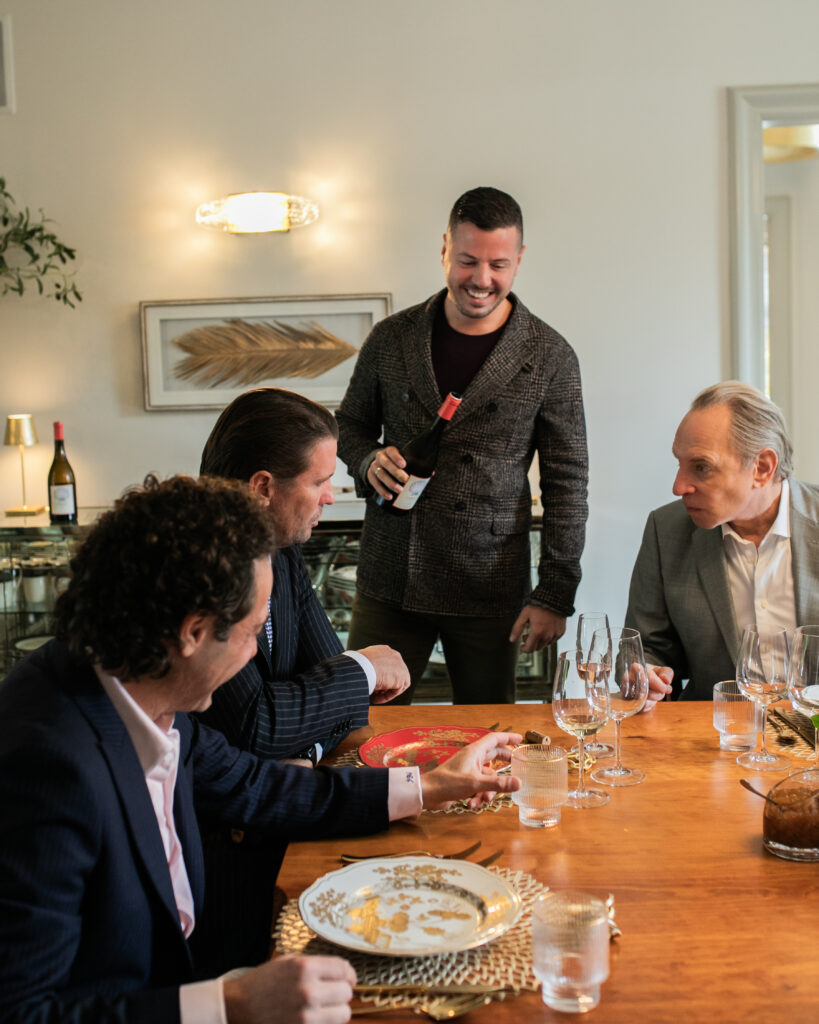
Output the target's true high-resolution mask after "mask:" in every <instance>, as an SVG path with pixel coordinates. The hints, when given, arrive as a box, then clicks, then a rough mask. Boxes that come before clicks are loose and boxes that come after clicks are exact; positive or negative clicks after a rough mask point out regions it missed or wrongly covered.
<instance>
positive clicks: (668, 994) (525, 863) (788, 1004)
mask: <svg viewBox="0 0 819 1024" xmlns="http://www.w3.org/2000/svg"><path fill="white" fill-rule="evenodd" d="M711 715H712V706H711V703H710V701H709V702H705V701H704V702H686V703H675V704H664V703H663V704H659V705H658V706H657V707H656V708H655V709H654V710H653V711H651V712H648V713H647V714H642V715H637V716H635V717H632V718H629V719H626V721H625V722H624V723H623V763H624V764H626V765H628V766H632V765H633V766H636V767H637V766H638V767H640V768H642V769H643V770H644V771H645V773H646V781H645V782H644V783H642V784H641V785H638V786H633V787H628V788H622V789H612V790H610V792H611V801H610V802H609V804H607V805H606V806H604V807H601V808H594V809H590V810H572V809H569V808H564V809H563V816H562V821H561V823H560V825H559V826H558V827H557V828H554V829H547V830H538V829H530V828H526V827H524V826H522V825H520V824H519V822H518V813H517V808H516V807H508V808H503V809H502V810H500V811H499V812H497V813H487V812H484V813H482V814H457V815H455V814H429V813H424V814H422V815H421V816H420V818H418V819H415V820H413V821H406V822H397V823H394V824H393V825H392V826H391V827H390V829H389V831H388V832H384V833H381V834H379V835H376V836H370V837H367V838H364V839H353V840H350V839H340V840H332V841H319V842H310V843H294V844H292V845H291V846H290V848H289V850H288V853H287V856H286V858H285V861H284V864H283V866H282V870H281V873H280V876H279V882H278V884H279V886H280V887H281V888H282V889H283V890H284V892H285V894H286V895H287V897H290V898H292V897H297V896H298V895H299V893H300V892H302V891H303V890H304V889H305V888H306V887H307V886H308V885H309V884H310V883H312V882H313V881H315V879H316V878H318V877H320V876H321V875H323V874H326V873H327V872H328V871H333V870H335V869H336V868H338V867H339V866H340V864H339V860H338V857H339V853H340V852H341V851H344V852H356V853H376V852H379V851H385V850H389V851H390V852H395V851H402V850H417V849H434V850H436V851H438V852H441V853H446V852H450V851H455V850H459V849H461V848H463V847H464V846H465V845H467V843H468V842H470V841H473V840H477V839H481V840H482V847H481V854H482V855H484V854H488V853H491V852H492V850H493V849H496V848H501V847H502V848H503V850H504V851H505V852H504V854H503V856H502V857H501V858H500V859H499V860H498V861H497V864H496V866H497V867H506V868H511V869H514V870H522V871H526V872H528V873H530V874H531V875H533V876H534V877H535V878H536V879H537V880H538V881H539V882H541V883H543V884H544V885H548V886H551V887H553V888H556V889H558V888H575V889H582V890H584V891H588V892H590V893H594V894H597V895H600V896H605V895H606V894H608V893H613V894H614V896H615V902H616V918H617V923H618V925H619V926H620V928H621V929H622V933H623V934H622V937H621V938H620V939H619V940H618V941H617V942H616V943H615V944H614V945H613V946H612V958H611V975H610V978H609V980H608V981H607V982H606V983H605V984H604V985H603V989H602V998H601V1001H600V1005H599V1006H598V1007H597V1009H595V1010H594V1011H592V1014H591V1018H592V1019H593V1020H594V1021H596V1022H598V1024H604V1022H606V1024H609V1022H611V1024H620V1022H622V1024H635V1022H637V1024H659V1022H665V1021H668V1022H674V1024H679V1022H683V1024H689V1022H690V1024H700V1022H703V1024H705V1022H714V1021H717V1022H720V1024H732V1022H737V1024H740V1022H741V1024H751V1022H753V1024H767V1022H771V1024H780V1022H785V1021H806V1022H807V1021H819V971H817V967H819V864H800V863H792V862H788V861H784V860H780V859H778V858H776V857H774V856H772V855H770V854H768V853H766V852H765V851H764V850H763V847H762V809H763V806H764V801H763V800H761V799H759V798H758V797H756V796H754V795H753V794H751V793H749V792H747V791H746V790H745V789H743V788H742V787H741V786H740V784H739V779H740V778H742V777H744V776H747V775H749V774H754V775H757V778H756V779H755V783H756V785H757V786H759V788H762V789H767V788H769V787H770V786H771V785H773V783H774V782H775V781H777V779H779V778H781V777H783V776H781V775H779V776H770V775H764V776H763V775H759V774H758V773H750V772H748V771H746V770H744V769H742V768H740V767H739V766H738V765H737V764H736V760H735V755H733V754H731V753H728V752H723V751H720V749H719V743H718V734H717V733H716V732H715V730H714V729H713V726H712V721H711ZM370 722H371V725H370V728H369V729H367V730H361V731H360V732H359V733H357V734H355V736H354V737H351V738H350V739H349V740H348V741H347V746H348V747H351V746H355V745H356V744H358V743H361V742H363V740H364V739H365V738H366V737H367V736H369V735H373V734H374V733H381V732H389V731H392V730H395V729H400V728H406V727H408V726H425V725H439V724H452V725H464V726H475V725H483V726H488V725H492V724H493V723H495V722H499V723H500V726H501V727H502V728H503V727H506V726H511V727H513V728H514V729H515V730H516V731H518V732H525V731H526V730H527V729H537V730H539V731H540V732H543V733H546V734H547V735H549V736H550V737H551V739H552V742H554V743H560V744H561V745H563V746H569V745H570V744H571V743H572V742H573V740H572V738H571V737H570V736H567V735H566V734H565V733H563V732H561V731H560V729H558V727H557V726H556V725H555V723H554V720H553V719H552V715H551V710H550V708H549V705H544V704H514V705H474V706H463V705H461V706H452V705H426V706H425V705H412V706H408V707H390V706H389V705H383V706H374V707H373V708H372V709H371V715H370ZM610 734H611V735H610ZM600 735H601V737H602V738H603V739H609V740H610V739H611V738H612V735H613V730H612V727H611V725H609V726H607V727H606V728H605V729H604V730H603V732H602V733H601V734H600ZM361 770H366V769H361ZM477 857H478V855H477V854H476V855H474V856H473V858H472V859H477ZM367 1019H368V1020H370V1021H373V1022H378V1021H382V1020H383V1021H400V1020H402V1019H404V1020H409V1019H415V1017H414V1016H413V1015H412V1014H411V1013H410V1012H408V1011H406V1010H403V1011H395V1010H393V1011H385V1012H384V1013H383V1014H372V1015H370V1016H369V1017H368V1018H367ZM566 1019H567V1016H566V1015H565V1014H560V1013H556V1012H555V1011H552V1010H550V1009H549V1008H548V1007H546V1006H545V1005H544V1004H543V1002H542V1000H541V997H540V993H539V992H538V993H532V992H526V993H523V994H521V995H520V996H518V997H517V998H515V999H512V1000H508V1001H504V1002H493V1003H491V1004H490V1005H489V1006H486V1007H481V1008H480V1009H477V1010H473V1011H472V1012H471V1013H470V1014H469V1015H468V1016H467V1017H465V1018H464V1020H466V1021H471V1022H473V1024H484V1022H489V1021H491V1022H493V1024H507V1022H509V1024H511V1022H513V1021H514V1022H519V1021H527V1022H528V1021H533V1022H540V1021H543V1022H550V1021H558V1020H562V1021H564V1022H565V1021H566Z"/></svg>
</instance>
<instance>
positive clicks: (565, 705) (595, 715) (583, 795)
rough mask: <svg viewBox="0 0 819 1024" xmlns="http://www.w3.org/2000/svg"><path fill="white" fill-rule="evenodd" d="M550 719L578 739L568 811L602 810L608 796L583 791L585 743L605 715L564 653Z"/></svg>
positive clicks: (606, 716) (560, 658)
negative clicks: (574, 782) (575, 781)
mask: <svg viewBox="0 0 819 1024" xmlns="http://www.w3.org/2000/svg"><path fill="white" fill-rule="evenodd" d="M552 715H553V717H554V720H555V722H557V724H558V726H560V728H561V729H562V730H563V731H564V732H568V733H570V734H571V735H572V736H575V737H576V738H577V751H578V755H577V756H578V779H577V789H573V790H571V791H570V792H569V795H568V798H567V799H566V805H567V807H577V808H583V807H602V806H603V804H607V803H608V802H609V799H610V797H609V794H608V793H603V792H601V790H599V789H587V788H586V777H585V772H586V766H585V764H584V762H585V760H586V750H585V749H584V740H585V738H586V736H592V735H594V733H596V732H597V730H598V729H602V727H603V726H604V725H605V724H606V722H607V721H608V715H607V714H606V713H605V711H602V710H601V709H600V708H596V707H594V706H593V705H592V703H591V701H590V700H589V698H588V696H587V695H586V679H585V676H581V675H580V673H578V671H577V669H576V666H575V664H574V661H573V659H572V656H571V654H570V653H566V652H565V651H564V652H563V653H562V654H560V655H559V656H558V659H557V669H556V670H555V685H554V689H553V690H552Z"/></svg>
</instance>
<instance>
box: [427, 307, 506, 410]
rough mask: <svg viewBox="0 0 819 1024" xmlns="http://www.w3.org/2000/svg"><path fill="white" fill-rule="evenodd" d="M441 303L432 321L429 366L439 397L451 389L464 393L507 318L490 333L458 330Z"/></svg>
mask: <svg viewBox="0 0 819 1024" xmlns="http://www.w3.org/2000/svg"><path fill="white" fill-rule="evenodd" d="M444 305H445V302H442V303H441V305H440V307H439V308H438V313H437V314H436V316H435V320H434V322H433V325H432V369H433V370H434V371H435V380H436V381H437V383H438V390H439V391H440V392H441V397H442V398H443V397H444V396H446V395H448V394H449V392H450V391H454V392H455V393H456V394H458V395H462V394H463V393H464V391H465V390H466V387H467V385H468V384H469V382H470V381H471V380H472V378H473V377H474V376H475V374H476V373H477V372H478V370H479V369H480V368H481V366H483V363H484V360H485V359H486V357H487V356H488V355H489V353H490V352H491V351H492V349H493V348H494V347H495V345H496V343H497V341H498V339H499V338H500V336H501V335H502V334H503V331H504V328H505V327H506V324H507V323H508V322H509V321H508V319H507V320H506V321H505V322H504V323H503V324H501V326H500V327H499V328H498V329H497V330H496V331H492V332H491V333H489V334H461V332H460V331H456V330H455V329H454V328H453V327H450V325H449V321H448V320H447V318H446V314H445V313H444Z"/></svg>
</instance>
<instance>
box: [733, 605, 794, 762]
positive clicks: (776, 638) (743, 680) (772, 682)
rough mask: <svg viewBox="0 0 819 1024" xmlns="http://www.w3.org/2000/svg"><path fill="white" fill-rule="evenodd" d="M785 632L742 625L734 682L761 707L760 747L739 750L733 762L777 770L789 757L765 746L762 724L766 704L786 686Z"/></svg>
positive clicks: (765, 722) (770, 702) (771, 701)
mask: <svg viewBox="0 0 819 1024" xmlns="http://www.w3.org/2000/svg"><path fill="white" fill-rule="evenodd" d="M788 661H789V658H788V634H787V632H786V631H785V630H784V629H780V630H779V631H778V632H775V633H760V632H759V631H758V630H757V628H756V626H755V625H750V626H746V627H745V629H744V630H743V633H742V640H741V641H740V644H739V654H738V655H737V672H736V678H737V686H738V687H739V689H740V690H741V692H742V693H744V694H745V696H746V697H748V698H750V700H752V701H755V702H756V703H757V704H759V706H760V707H761V708H762V729H761V732H762V748H761V750H759V751H756V750H751V751H748V753H746V754H740V755H739V757H738V758H737V764H741V765H742V767H743V768H752V769H753V770H754V771H757V772H781V771H784V770H785V769H786V768H788V767H790V764H791V761H790V758H788V757H783V756H782V755H781V754H772V753H770V751H769V750H768V740H767V737H766V735H765V726H766V725H767V722H768V707H769V706H770V705H771V704H775V703H776V702H777V701H778V700H781V699H782V697H784V696H785V693H786V690H787V686H788Z"/></svg>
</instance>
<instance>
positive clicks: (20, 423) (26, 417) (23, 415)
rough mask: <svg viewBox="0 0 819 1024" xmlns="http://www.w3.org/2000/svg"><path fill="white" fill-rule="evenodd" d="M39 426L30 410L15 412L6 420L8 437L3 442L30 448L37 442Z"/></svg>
mask: <svg viewBox="0 0 819 1024" xmlns="http://www.w3.org/2000/svg"><path fill="white" fill-rule="evenodd" d="M38 440H39V439H38V437H37V427H36V426H35V425H34V417H33V416H32V415H31V413H30V412H14V413H12V414H11V415H10V416H9V417H8V418H7V420H6V439H5V441H3V444H21V445H23V446H24V447H25V448H30V447H31V446H32V445H33V444H37V441H38Z"/></svg>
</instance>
